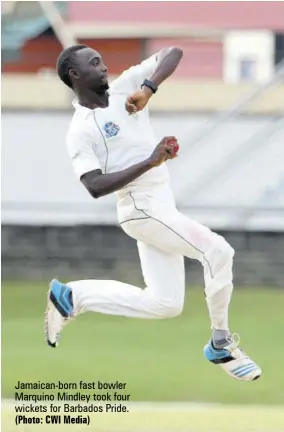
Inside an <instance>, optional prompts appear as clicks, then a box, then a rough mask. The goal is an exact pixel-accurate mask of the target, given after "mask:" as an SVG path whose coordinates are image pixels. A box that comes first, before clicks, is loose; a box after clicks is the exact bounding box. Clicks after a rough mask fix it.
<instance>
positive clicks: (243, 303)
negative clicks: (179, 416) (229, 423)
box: [1, 1, 284, 431]
mask: <svg viewBox="0 0 284 432" xmlns="http://www.w3.org/2000/svg"><path fill="white" fill-rule="evenodd" d="M1 7H2V11H1V19H2V32H1V35H2V46H1V53H2V143H3V144H2V304H3V307H2V320H3V321H2V322H3V338H2V347H3V351H2V352H3V363H2V364H3V367H4V368H6V369H5V372H4V376H3V375H2V392H3V393H2V394H3V396H5V397H12V396H13V390H12V388H13V385H14V384H13V382H14V381H15V380H16V381H17V380H18V379H19V380H26V381H29V380H31V381H33V380H34V381H37V380H39V379H41V380H47V381H48V380H49V381H52V380H53V379H56V377H57V376H59V377H60V378H61V380H62V379H63V378H64V379H65V380H66V381H68V380H72V381H74V380H76V378H78V379H81V377H82V370H81V365H82V363H81V361H82V356H83V358H84V373H83V375H84V378H85V379H86V380H87V379H89V380H90V381H92V380H93V379H94V373H95V375H96V376H97V378H98V379H105V380H109V381H110V380H111V379H114V380H115V379H121V380H122V381H127V382H128V383H129V392H130V393H131V395H132V400H166V401H167V400H168V401H173V400H175V401H180V400H182V401H195V402H196V401H197V402H223V403H238V404H240V403H241V404H242V403H245V404H246V403H249V404H255V403H258V404H281V403H282V404H283V403H284V397H283V386H284V374H283V372H280V375H279V373H278V371H279V370H281V371H283V367H282V366H281V364H282V363H283V360H282V358H283V357H282V356H281V353H282V355H283V354H284V352H283V350H284V348H283V306H284V291H283V287H284V282H283V281H284V164H283V161H284V116H283V114H284V3H283V2H274V1H270V2H258V1H256V2H206V1H205V2H171V1H169V2H163V1H162V2H155V1H153V2H120V1H117V2H102V1H101V2H100V1H96V2H95V1H90V2H85V1H80V2H79V1H65V2H60V1H58V2H55V1H44V2H40V1H39V2H37V1H4V2H2V3H1ZM77 42H80V43H86V44H88V45H90V46H92V47H94V48H96V49H97V50H98V51H99V52H101V53H102V55H103V56H104V58H105V61H106V64H107V65H108V67H109V72H110V74H111V75H112V77H115V76H116V75H118V74H119V73H121V72H122V71H123V70H124V69H125V68H127V67H129V66H131V65H133V64H136V63H139V62H140V61H141V60H143V59H144V58H146V57H147V56H149V55H151V54H152V53H154V52H156V51H157V50H159V49H161V48H162V47H165V46H172V45H178V46H181V47H182V48H183V50H184V58H183V60H182V64H181V65H180V67H179V69H178V70H177V71H176V73H175V75H174V76H173V77H172V78H171V79H170V80H168V82H166V83H164V84H163V86H162V87H161V89H160V91H159V93H158V94H157V95H156V96H155V98H153V99H152V101H151V112H152V123H153V126H154V128H155V130H156V132H157V136H158V137H162V136H165V135H168V134H170V135H176V136H177V137H178V138H179V141H180V145H181V156H180V157H179V158H178V159H177V161H175V162H174V163H171V164H170V165H169V168H170V171H171V174H172V183H173V188H174V190H175V194H176V198H177V204H178V207H179V208H180V210H181V211H183V212H184V213H186V214H187V215H189V216H190V217H192V218H195V219H197V220H198V221H200V222H202V223H204V224H206V225H208V226H210V227H211V228H212V229H214V230H217V231H218V232H220V233H222V234H223V235H225V237H226V238H227V240H228V241H229V242H230V243H231V244H232V245H233V246H234V248H235V249H236V257H235V269H234V277H235V284H236V290H235V297H234V299H235V300H234V301H233V304H232V324H233V325H234V328H236V329H237V331H240V333H241V332H242V333H243V335H244V342H245V344H246V345H248V350H250V352H251V351H252V352H251V354H252V355H255V357H257V360H259V362H260V363H261V365H262V366H263V368H264V369H265V376H264V379H263V380H261V381H259V384H258V383H257V384H255V385H254V387H253V386H252V387H245V388H244V387H243V386H239V383H235V382H231V381H230V380H229V381H228V379H227V377H223V375H222V374H221V372H220V373H217V372H219V370H218V371H216V370H214V368H213V369H212V366H211V365H207V363H206V362H203V359H202V346H203V342H204V343H205V342H206V340H207V339H206V338H208V334H209V333H208V328H209V327H208V319H207V315H206V314H207V313H206V309H205V305H204V299H203V293H202V289H196V290H194V289H193V287H197V288H198V286H199V287H200V285H203V274H202V271H201V268H200V266H199V265H197V264H196V263H194V262H190V261H187V262H186V270H187V283H188V287H189V290H188V291H189V292H188V293H187V299H186V306H185V312H184V314H183V316H182V317H180V318H178V319H176V320H172V321H169V322H163V323H160V322H159V323H155V322H151V323H149V322H147V323H145V322H140V321H139V320H137V321H134V322H133V321H132V322H131V325H130V323H129V321H128V320H124V319H123V318H117V317H102V316H96V315H92V316H90V317H89V316H86V317H82V319H81V320H79V321H78V323H77V324H75V326H74V327H73V325H72V326H71V325H70V331H69V327H68V328H67V329H66V336H65V338H64V341H63V342H62V347H61V348H60V350H58V352H56V354H54V352H50V351H48V350H47V348H45V346H44V344H43V341H42V335H41V329H42V312H43V311H44V308H45V292H46V290H47V288H46V282H47V281H48V280H49V279H51V278H52V277H54V276H56V277H58V278H61V279H63V280H70V279H80V278H103V279H106V278H115V279H119V280H123V281H126V282H133V283H139V284H140V285H141V286H142V285H143V281H142V278H141V270H140V265H139V260H138V254H137V251H136V244H135V242H134V241H133V240H131V239H130V238H128V237H127V236H126V235H125V234H124V233H123V232H122V231H121V229H120V228H119V227H118V226H117V223H116V205H115V199H114V197H106V198H104V199H100V200H98V201H94V200H92V199H91V198H90V196H89V195H88V194H87V192H86V191H85V190H84V189H83V187H82V186H81V185H80V184H79V183H78V182H77V180H76V179H75V176H74V174H73V172H72V168H71V164H70V161H69V160H68V156H67V153H66V149H65V134H66V130H67V128H68V123H69V121H70V119H71V116H72V107H71V100H72V94H71V93H70V91H69V90H68V89H67V88H65V87H64V86H63V85H62V84H61V82H60V81H59V80H58V79H57V76H56V72H55V64H56V59H57V56H58V55H59V53H60V51H61V50H62V47H66V46H68V45H71V44H74V43H77ZM191 288H192V289H191ZM90 329H91V330H90ZM90 331H91V340H90ZM92 332H94V335H93V333H92ZM98 335H99V336H100V337H99V338H98ZM263 338H264V339H265V340H266V343H267V344H268V345H266V349H264V347H263V346H262V340H263ZM276 347H277V348H276ZM276 350H277V352H276ZM279 350H280V352H281V353H280V355H279ZM281 350H282V351H281ZM66 356H68V364H69V366H68V367H65V364H66V358H67V357H66ZM19 358H20V362H19V361H18V360H19ZM94 363H95V366H94ZM145 364H147V368H148V375H147V376H143V377H141V376H140V372H139V371H141V370H143V369H144V368H145ZM94 367H95V370H94ZM277 368H278V369H277ZM197 370H198V374H197V373H196V371H197ZM214 372H215V374H214ZM265 377H266V379H265ZM71 378H72V379H71ZM13 380H14V381H13ZM208 383H210V386H208ZM216 389H217V390H216ZM238 417H239V413H238ZM253 417H255V416H253ZM276 417H277V416H276ZM274 418H275V417H274ZM264 423H265V422H264ZM283 424H284V420H283ZM269 425H270V426H269V427H270V429H263V430H265V431H266V430H269V431H272V430H273V431H274V430H278V431H280V430H284V429H281V427H280V426H277V429H275V428H276V426H275V428H274V426H273V425H272V424H271V423H269ZM224 427H225V429H224V431H225V430H226V431H228V429H226V426H224ZM236 427H237V426H236ZM126 429H127V428H126ZM126 429H125V430H126ZM11 430H12V429H11ZM106 430H107V429H106ZM109 430H110V429H109ZM127 430H128V429H127ZM131 430H132V429H131ZM143 430H144V429H143ZM145 430H146V429H145ZM151 430H152V429H151ZM153 430H158V429H157V428H156V429H153ZM163 430H164V429H163ZM177 430H181V429H177ZM182 430H189V429H186V427H185V426H184V428H183V429H182ZM194 430H195V429H194ZM196 430H199V429H196ZM200 430H201V429H200ZM202 430H207V429H202ZM210 430H211V429H210ZM218 430H220V431H221V430H223V429H222V427H221V426H220V428H219V429H218ZM234 430H239V429H234ZM240 430H248V429H240ZM230 431H233V429H230Z"/></svg>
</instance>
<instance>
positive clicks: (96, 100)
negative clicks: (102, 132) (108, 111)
mask: <svg viewBox="0 0 284 432" xmlns="http://www.w3.org/2000/svg"><path fill="white" fill-rule="evenodd" d="M76 95H77V98H78V102H79V104H80V105H82V106H84V107H86V108H89V109H95V108H106V107H107V106H108V93H107V92H103V93H95V92H93V91H91V90H88V91H84V93H83V92H82V93H81V92H76Z"/></svg>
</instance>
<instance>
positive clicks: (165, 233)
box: [122, 205, 261, 381]
mask: <svg viewBox="0 0 284 432" xmlns="http://www.w3.org/2000/svg"><path fill="white" fill-rule="evenodd" d="M136 208H137V209H138V208H139V207H138V206H137V205H136ZM152 209H153V210H151V212H147V211H145V210H141V217H142V214H143V217H144V218H145V219H144V221H142V222H141V221H139V223H138V221H137V220H131V221H128V222H126V223H122V226H123V228H124V230H125V231H126V233H127V234H129V235H130V236H131V235H132V236H133V237H135V238H138V239H139V240H141V241H143V242H145V243H149V244H151V245H153V246H155V247H157V248H160V249H161V250H166V251H171V252H172V253H175V254H182V255H184V256H186V257H189V258H192V259H197V260H199V261H200V262H201V263H202V265H203V268H204V279H205V294H206V301H207V305H208V309H209V315H210V318H211V325H212V328H213V337H212V340H211V341H210V342H209V344H208V345H206V347H205V349H204V353H205V356H206V357H207V359H208V360H210V361H211V362H213V363H217V364H220V365H221V367H222V368H223V369H224V370H225V371H226V372H227V373H228V374H229V375H230V376H232V377H233V378H235V379H239V380H246V381H252V380H255V379H257V378H259V376H260V375H261V370H260V368H259V367H258V366H257V365H256V363H254V362H253V361H252V360H251V359H250V358H249V357H248V356H247V355H246V354H244V353H243V352H242V351H241V350H240V349H239V348H238V342H239V341H237V342H236V341H234V340H233V339H232V338H231V335H230V332H229V325H228V310H229V304H230V300H231V295H232V290H233V282H232V280H233V274H232V266H233V256H234V250H233V248H232V247H231V246H230V245H229V244H228V243H227V242H226V240H225V239H224V238H223V237H221V236H219V235H217V234H216V233H213V232H212V231H211V230H210V229H208V228H206V227H204V226H202V225H201V224H199V223H197V222H195V221H193V220H191V219H189V218H188V217H186V216H184V215H183V214H181V213H180V212H178V211H177V210H175V209H168V211H159V208H158V207H154V206H153V207H152ZM143 222H144V224H143ZM138 226H139V229H138ZM157 233H158V234H157Z"/></svg>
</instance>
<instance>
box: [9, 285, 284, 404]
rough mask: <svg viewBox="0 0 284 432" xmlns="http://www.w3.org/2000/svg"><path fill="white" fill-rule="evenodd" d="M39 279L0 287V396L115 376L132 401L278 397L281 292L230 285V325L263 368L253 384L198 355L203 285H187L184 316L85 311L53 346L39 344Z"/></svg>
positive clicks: (283, 376)
mask: <svg viewBox="0 0 284 432" xmlns="http://www.w3.org/2000/svg"><path fill="white" fill-rule="evenodd" d="M46 292H47V285H46V284H34V283H33V284H28V283H6V282H4V283H3V285H2V397H4V398H13V397H14V391H15V390H14V386H15V385H16V383H17V381H26V382H34V381H38V380H41V381H45V382H54V381H58V380H61V381H64V382H78V381H80V380H84V381H88V382H92V381H98V380H100V381H107V382H110V381H116V380H118V381H121V382H126V383H127V388H126V390H125V393H126V394H130V400H131V401H187V402H188V401H189V402H190V401H194V402H212V403H224V404H241V405H247V404H263V405H276V404H283V403H284V392H283V389H284V373H283V358H284V344H283V306H284V291H283V290H277V289H275V290H274V289H272V288H267V289H252V288H251V289H248V288H245V289H239V290H238V289H236V290H235V293H234V297H233V301H232V304H231V329H232V330H233V331H237V332H239V333H240V335H241V338H242V346H243V347H244V349H245V350H247V351H248V352H249V354H251V355H252V357H253V358H255V359H256V360H257V361H258V362H259V364H260V365H261V367H262V369H263V377H262V378H261V379H260V380H258V381H256V382H253V383H243V382H238V381H235V380H232V379H230V377H228V376H227V375H225V374H224V372H223V371H222V370H221V368H219V367H218V366H215V365H212V364H210V363H209V362H207V361H206V360H205V359H204V358H203V352H202V350H203V345H204V344H205V343H206V342H207V340H208V338H209V336H210V326H209V320H208V316H207V308H206V304H205V301H204V296H203V290H202V289H192V290H190V289H189V290H188V291H187V293H186V302H185V309H184V312H183V314H182V315H181V316H180V317H178V318H175V319H172V320H165V321H147V320H145V321H143V320H130V319H127V318H123V317H113V316H103V315H100V314H94V313H89V314H85V315H83V316H81V317H79V318H78V320H76V321H74V322H71V323H70V324H69V325H68V326H67V327H66V328H65V329H64V332H63V334H62V339H61V343H60V346H59V348H58V349H51V348H49V347H48V346H46V345H45V343H44V339H43V317H44V310H45V307H46Z"/></svg>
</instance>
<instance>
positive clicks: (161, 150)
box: [149, 136, 179, 167]
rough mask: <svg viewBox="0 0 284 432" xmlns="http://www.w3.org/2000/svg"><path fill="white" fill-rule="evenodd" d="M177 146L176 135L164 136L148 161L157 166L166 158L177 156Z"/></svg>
mask: <svg viewBox="0 0 284 432" xmlns="http://www.w3.org/2000/svg"><path fill="white" fill-rule="evenodd" d="M178 149H179V146H178V142H177V139H176V137H172V136H171V137H165V138H163V139H162V141H161V142H160V143H159V144H158V145H157V147H156V148H155V150H154V151H153V153H152V154H151V156H150V158H149V163H150V165H151V166H152V167H157V166H159V165H161V164H162V163H164V162H166V161H167V160H168V159H174V158H175V157H177V152H178Z"/></svg>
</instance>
